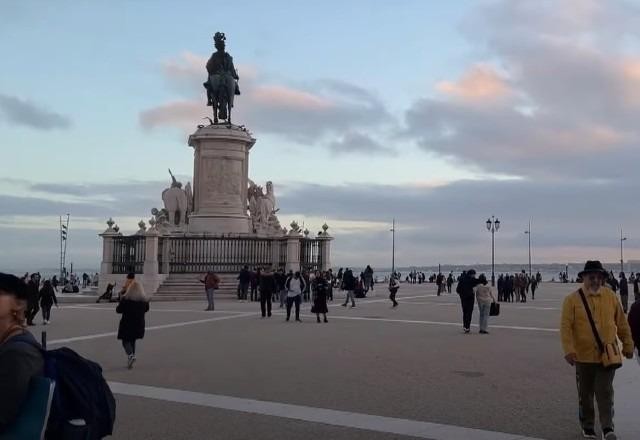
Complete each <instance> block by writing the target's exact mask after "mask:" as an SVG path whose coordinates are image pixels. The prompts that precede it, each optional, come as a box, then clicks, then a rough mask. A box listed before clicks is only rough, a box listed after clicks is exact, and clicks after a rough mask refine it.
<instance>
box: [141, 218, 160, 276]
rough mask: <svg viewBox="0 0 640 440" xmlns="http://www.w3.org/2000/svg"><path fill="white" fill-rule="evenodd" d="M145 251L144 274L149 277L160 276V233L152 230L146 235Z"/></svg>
mask: <svg viewBox="0 0 640 440" xmlns="http://www.w3.org/2000/svg"><path fill="white" fill-rule="evenodd" d="M144 238H145V244H144V246H145V250H144V264H143V266H142V273H143V274H144V275H145V276H147V275H151V276H153V275H158V232H157V231H155V230H153V229H150V230H148V231H146V232H145V233H144Z"/></svg>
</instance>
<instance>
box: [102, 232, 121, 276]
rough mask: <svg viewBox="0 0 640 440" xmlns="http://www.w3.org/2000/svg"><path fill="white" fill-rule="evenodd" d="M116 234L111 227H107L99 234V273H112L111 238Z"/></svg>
mask: <svg viewBox="0 0 640 440" xmlns="http://www.w3.org/2000/svg"><path fill="white" fill-rule="evenodd" d="M117 236H118V233H117V232H116V231H115V230H114V229H113V228H109V229H107V230H106V231H104V232H103V233H102V234H100V237H102V263H101V264H100V274H101V275H108V274H112V273H113V238H114V237H117Z"/></svg>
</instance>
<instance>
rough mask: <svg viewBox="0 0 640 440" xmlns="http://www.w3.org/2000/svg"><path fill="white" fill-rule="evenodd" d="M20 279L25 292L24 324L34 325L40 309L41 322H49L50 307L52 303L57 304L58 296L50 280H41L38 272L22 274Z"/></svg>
mask: <svg viewBox="0 0 640 440" xmlns="http://www.w3.org/2000/svg"><path fill="white" fill-rule="evenodd" d="M20 281H21V282H22V283H24V284H25V286H26V293H27V308H26V310H25V319H26V324H27V325H28V326H32V325H35V318H36V316H37V315H38V313H40V311H42V324H43V325H47V324H49V323H50V322H51V308H52V307H53V305H54V304H55V305H56V307H57V306H58V298H57V297H56V292H55V288H54V287H53V283H52V282H51V280H44V281H43V280H42V276H41V275H40V273H39V272H36V273H32V274H31V275H29V274H28V273H26V274H24V276H23V277H22V278H21V279H20Z"/></svg>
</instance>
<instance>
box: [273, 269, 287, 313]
mask: <svg viewBox="0 0 640 440" xmlns="http://www.w3.org/2000/svg"><path fill="white" fill-rule="evenodd" d="M274 276H275V279H276V289H277V292H278V298H279V299H280V308H283V307H284V306H285V305H286V304H287V286H286V284H287V278H288V277H287V275H285V273H284V269H280V270H279V271H277V272H276V273H275V274H274Z"/></svg>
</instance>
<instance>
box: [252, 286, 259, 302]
mask: <svg viewBox="0 0 640 440" xmlns="http://www.w3.org/2000/svg"><path fill="white" fill-rule="evenodd" d="M251 301H258V286H251Z"/></svg>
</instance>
